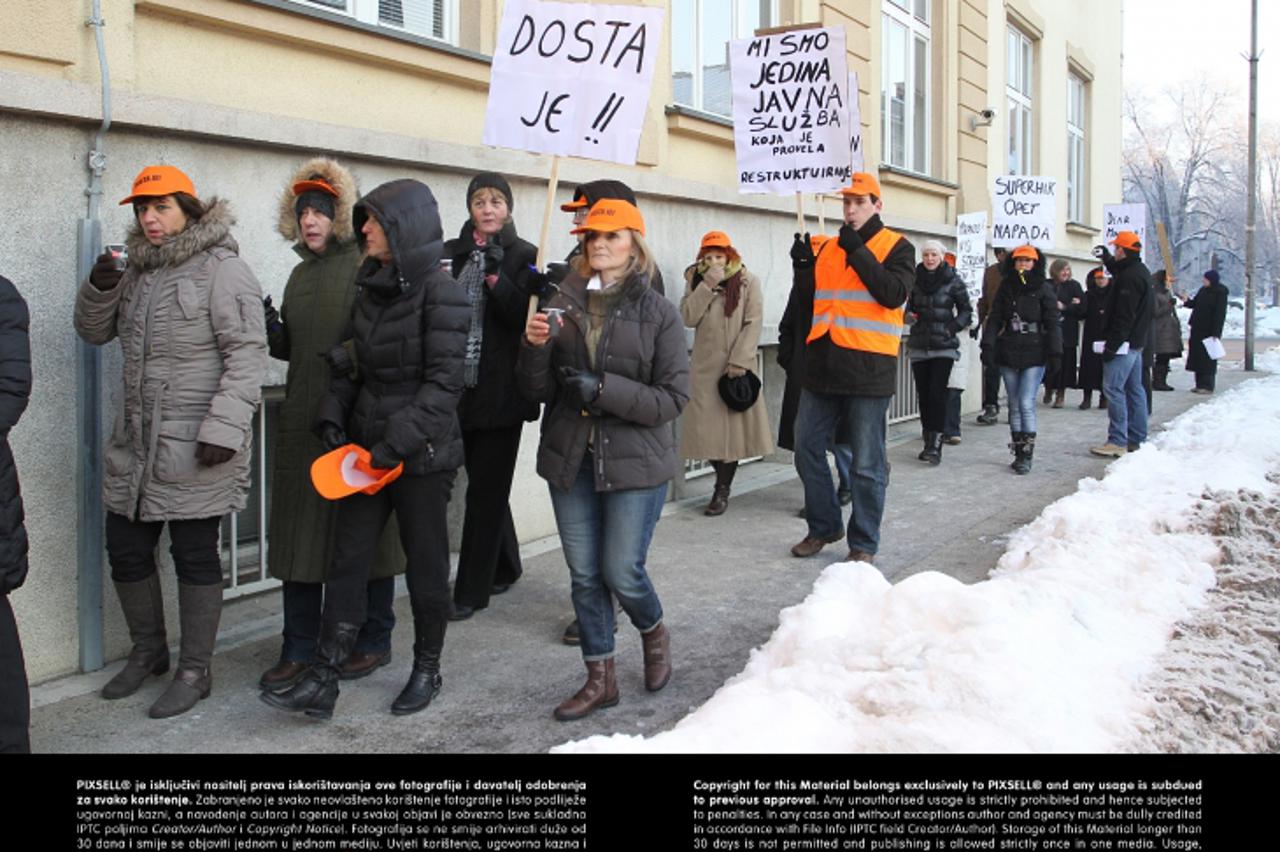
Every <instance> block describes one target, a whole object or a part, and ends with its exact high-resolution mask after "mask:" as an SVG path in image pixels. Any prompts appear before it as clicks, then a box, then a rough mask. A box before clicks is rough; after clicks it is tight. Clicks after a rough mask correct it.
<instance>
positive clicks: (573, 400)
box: [560, 367, 601, 413]
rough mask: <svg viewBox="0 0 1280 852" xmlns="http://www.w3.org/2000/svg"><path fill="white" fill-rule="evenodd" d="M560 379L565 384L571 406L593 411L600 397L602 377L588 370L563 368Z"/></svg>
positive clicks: (566, 395)
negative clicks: (593, 405)
mask: <svg viewBox="0 0 1280 852" xmlns="http://www.w3.org/2000/svg"><path fill="white" fill-rule="evenodd" d="M560 378H561V380H562V381H563V383H564V388H565V398H566V399H567V400H568V402H569V404H570V405H572V406H575V407H577V408H585V409H586V410H588V411H592V410H593V409H592V403H594V402H595V401H596V399H597V398H598V397H599V396H600V384H601V383H600V377H599V376H597V375H596V374H595V373H588V372H587V371H586V370H575V369H574V368H573V367H561V368H560ZM593 413H594V412H593Z"/></svg>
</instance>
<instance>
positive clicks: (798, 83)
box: [729, 27, 851, 193]
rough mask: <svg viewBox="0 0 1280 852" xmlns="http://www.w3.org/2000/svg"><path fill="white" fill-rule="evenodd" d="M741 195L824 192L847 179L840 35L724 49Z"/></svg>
mask: <svg viewBox="0 0 1280 852" xmlns="http://www.w3.org/2000/svg"><path fill="white" fill-rule="evenodd" d="M729 56H730V68H731V70H732V72H733V74H732V76H733V135H734V145H735V147H736V149H737V153H738V189H739V190H740V191H741V192H773V193H787V192H828V191H831V190H835V189H839V188H840V187H842V186H847V185H848V183H849V178H850V165H849V160H850V149H849V146H850V140H851V136H850V133H849V75H848V70H847V68H846V65H845V50H844V30H843V29H841V28H838V27H833V28H828V29H809V30H796V31H793V32H786V33H777V34H775V35H770V36H761V37H759V38H747V39H737V40H734V41H731V42H729Z"/></svg>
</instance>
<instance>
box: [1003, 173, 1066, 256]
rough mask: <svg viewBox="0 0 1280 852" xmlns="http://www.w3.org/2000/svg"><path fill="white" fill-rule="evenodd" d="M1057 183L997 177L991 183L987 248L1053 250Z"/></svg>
mask: <svg viewBox="0 0 1280 852" xmlns="http://www.w3.org/2000/svg"><path fill="white" fill-rule="evenodd" d="M1057 195H1058V180H1057V178H1051V177H1030V176H1025V175H997V176H996V177H995V179H994V180H993V181H992V182H991V211H992V212H991V245H993V246H1005V247H1013V246H1021V245H1028V244H1030V245H1033V246H1035V247H1036V248H1038V249H1051V248H1053V235H1054V231H1055V230H1056V229H1057V222H1058V204H1057Z"/></svg>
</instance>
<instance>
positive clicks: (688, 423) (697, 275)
mask: <svg viewBox="0 0 1280 852" xmlns="http://www.w3.org/2000/svg"><path fill="white" fill-rule="evenodd" d="M684 279H685V294H684V298H683V299H681V300H680V315H681V317H682V318H683V319H684V324H685V325H686V326H688V327H689V328H692V329H694V335H693V354H692V355H691V356H690V359H689V361H690V363H689V405H688V407H687V408H686V409H685V410H684V419H683V420H682V421H681V426H682V431H681V436H680V454H681V456H683V457H684V458H685V459H707V460H709V461H710V462H711V466H712V468H714V469H715V473H716V482H715V487H714V489H713V491H712V494H711V500H710V502H709V503H708V504H707V507H706V509H705V510H704V513H705V514H707V515H713V516H715V515H722V514H724V511H725V508H726V507H727V506H728V504H729V490H730V488H731V487H732V485H733V476H734V473H735V472H736V471H737V469H738V462H739V460H741V459H745V458H751V457H753V456H767V455H769V454H770V453H772V452H773V437H772V435H770V433H769V415H768V413H767V412H766V411H765V405H764V402H763V401H762V400H760V399H759V398H758V397H757V398H756V400H755V401H754V402H753V403H752V404H751V405H750V406H749V407H748V408H747V409H746V410H745V411H742V410H735V409H732V408H730V407H729V406H728V404H727V403H726V402H725V399H724V398H723V396H722V394H721V388H720V384H721V380H722V379H723V378H725V377H728V379H729V380H731V381H733V380H738V379H742V378H747V379H754V380H755V382H756V384H755V388H756V392H757V393H758V392H759V378H758V377H756V376H755V374H754V372H752V370H753V368H754V367H755V365H756V351H757V349H758V348H759V344H760V324H761V322H762V321H763V320H764V298H763V295H762V292H761V289H760V279H758V278H756V277H755V276H754V275H752V274H751V272H750V271H748V270H747V267H746V266H745V265H744V264H743V262H742V256H741V255H740V254H739V253H738V250H737V249H735V248H734V247H733V244H732V243H731V241H730V240H729V235H728V234H726V233H725V232H723V231H709V232H708V233H707V234H706V235H704V236H703V238H702V243H701V245H700V246H699V247H698V256H697V259H696V260H695V262H694V263H693V264H692V265H691V266H689V268H687V269H686V270H685V271H684ZM748 374H750V375H748Z"/></svg>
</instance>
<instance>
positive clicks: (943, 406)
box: [906, 240, 973, 464]
mask: <svg viewBox="0 0 1280 852" xmlns="http://www.w3.org/2000/svg"><path fill="white" fill-rule="evenodd" d="M942 256H943V248H942V243H940V242H938V241H937V240H926V241H925V243H924V246H923V247H922V248H921V250H920V257H921V263H920V264H919V265H917V266H916V279H915V283H914V284H913V285H912V287H911V293H910V295H908V296H907V306H906V315H907V319H908V320H909V321H910V322H911V332H910V334H909V335H908V337H907V358H908V359H910V361H911V372H912V375H913V376H914V377H915V380H916V395H917V397H918V398H919V400H920V426H921V428H922V429H923V431H924V449H923V450H922V451H921V452H920V455H919V456H917V458H919V459H920V460H921V461H926V462H928V463H929V464H941V463H942V435H943V432H944V431H945V430H946V421H947V399H948V391H947V382H948V381H949V380H950V379H951V370H952V368H953V367H954V366H955V363H956V360H957V359H958V358H959V357H960V336H959V335H960V332H961V331H962V330H963V329H965V328H967V327H968V326H969V323H970V322H971V321H972V320H973V309H972V308H971V307H970V305H969V291H968V289H967V288H966V287H965V285H964V281H962V280H961V279H960V277H959V276H958V275H956V273H955V270H954V269H953V268H952V267H951V266H950V265H949V264H948V263H946V262H945V261H944V260H943V259H942Z"/></svg>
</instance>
